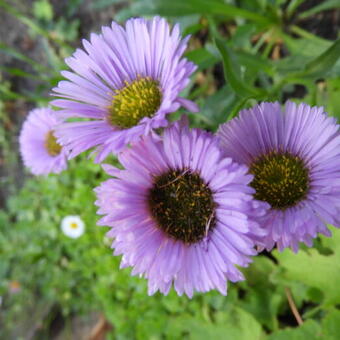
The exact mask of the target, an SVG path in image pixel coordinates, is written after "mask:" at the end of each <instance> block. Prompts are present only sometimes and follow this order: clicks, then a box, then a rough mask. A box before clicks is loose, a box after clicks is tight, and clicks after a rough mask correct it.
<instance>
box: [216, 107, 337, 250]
mask: <svg viewBox="0 0 340 340" xmlns="http://www.w3.org/2000/svg"><path fill="white" fill-rule="evenodd" d="M218 136H219V138H220V140H221V146H222V149H223V152H224V154H225V155H226V156H229V157H232V158H233V159H234V160H235V161H236V162H239V163H243V164H246V165H248V166H249V172H250V173H251V174H253V175H254V179H253V181H252V182H251V184H250V185H251V186H252V187H253V188H254V189H255V190H256V193H255V194H254V197H255V198H256V199H258V200H261V201H264V202H266V203H267V204H268V205H269V207H270V209H269V210H268V213H267V215H266V216H265V217H264V218H263V220H262V224H263V226H265V228H266V229H267V230H268V235H267V237H266V238H265V241H264V242H265V245H266V247H267V249H268V250H270V249H271V248H272V247H273V246H274V245H275V243H276V244H277V246H278V249H279V250H282V249H284V248H286V247H291V248H292V249H293V250H294V251H297V250H298V243H299V242H304V243H306V244H307V245H309V246H311V245H312V239H313V238H315V237H316V236H317V233H322V234H324V235H328V236H329V235H330V231H329V230H328V229H327V226H326V223H331V224H334V225H335V226H340V190H339V189H340V135H339V125H338V124H336V121H335V119H334V118H331V117H328V116H327V114H325V113H324V111H323V109H322V108H318V107H313V108H312V107H310V106H308V105H306V104H300V105H296V104H294V103H292V102H288V103H287V104H286V107H285V109H284V110H281V107H280V105H279V104H278V103H262V104H261V105H257V106H255V107H254V108H252V109H249V110H244V111H241V112H240V116H239V118H235V119H233V120H232V121H230V122H228V123H226V124H224V125H222V126H221V127H220V130H219V132H218Z"/></svg>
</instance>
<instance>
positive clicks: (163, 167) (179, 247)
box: [95, 122, 265, 297]
mask: <svg viewBox="0 0 340 340" xmlns="http://www.w3.org/2000/svg"><path fill="white" fill-rule="evenodd" d="M119 161H120V163H121V164H122V165H123V167H124V168H125V170H119V169H116V168H114V167H112V166H109V165H104V166H103V167H104V169H105V170H106V171H107V173H109V174H110V175H112V176H114V177H116V178H114V179H109V180H107V181H106V182H103V183H102V184H101V186H99V187H98V188H96V189H95V191H96V193H97V197H98V200H97V201H96V205H98V206H99V210H98V214H102V215H105V216H104V217H102V218H101V220H100V221H99V222H98V224H99V225H106V226H110V227H111V230H110V231H109V232H108V236H109V237H112V238H114V241H113V244H112V247H113V248H114V249H115V250H114V255H123V257H122V263H121V267H127V266H131V267H133V270H132V275H137V274H138V275H140V276H144V277H145V278H147V279H148V287H149V294H150V295H151V294H154V293H155V292H156V291H157V290H159V291H160V292H162V293H164V294H167V293H168V292H169V290H170V288H171V286H172V284H174V288H175V290H176V291H177V293H178V294H179V295H182V294H183V293H185V294H186V295H188V296H189V297H192V295H193V292H194V291H200V292H207V291H209V290H211V289H217V290H219V291H220V292H221V293H222V294H226V290H227V287H226V283H227V280H230V281H232V282H236V281H239V280H243V279H244V277H243V275H242V273H241V272H240V271H239V270H238V269H237V268H236V267H235V265H238V266H241V267H245V266H247V265H248V263H249V262H250V258H249V256H251V255H255V254H256V251H255V250H254V243H255V241H254V239H255V238H259V237H262V236H263V233H264V231H263V229H260V228H259V227H258V225H257V223H256V222H254V221H253V220H252V219H250V218H249V216H252V215H253V214H254V213H255V214H259V215H261V214H264V213H265V211H263V209H260V207H261V203H259V202H256V201H254V200H253V199H252V194H253V193H254V190H253V189H252V188H251V187H249V186H248V183H249V182H250V181H251V180H252V178H253V176H252V175H249V174H247V172H248V169H247V167H246V166H244V165H238V164H236V163H233V162H232V160H231V159H230V158H222V157H221V152H220V149H219V146H218V140H217V138H216V137H214V136H213V135H211V134H209V133H208V132H204V131H202V130H199V129H193V130H191V131H190V130H189V128H188V126H187V124H184V123H183V122H181V123H178V122H177V123H175V124H173V125H172V126H170V127H169V128H167V129H165V131H164V134H163V136H162V137H161V138H159V137H157V136H153V135H149V136H144V137H143V138H142V139H140V141H139V142H137V143H135V144H134V145H133V146H132V147H131V148H130V149H125V150H124V151H123V152H122V153H121V154H119Z"/></svg>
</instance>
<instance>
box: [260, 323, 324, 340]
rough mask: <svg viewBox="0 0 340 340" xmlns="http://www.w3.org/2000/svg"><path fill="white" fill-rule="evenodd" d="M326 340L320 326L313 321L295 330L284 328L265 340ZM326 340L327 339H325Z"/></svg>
mask: <svg viewBox="0 0 340 340" xmlns="http://www.w3.org/2000/svg"><path fill="white" fill-rule="evenodd" d="M305 339H308V340H323V339H324V340H326V338H324V337H323V335H322V333H321V330H320V325H319V324H318V323H317V322H316V321H314V320H307V321H306V322H304V323H303V325H301V326H299V327H296V328H286V329H283V330H279V331H277V332H274V333H272V334H271V335H269V336H268V337H267V338H266V340H305ZM327 340H328V339H327Z"/></svg>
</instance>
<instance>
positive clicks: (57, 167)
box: [19, 108, 67, 175]
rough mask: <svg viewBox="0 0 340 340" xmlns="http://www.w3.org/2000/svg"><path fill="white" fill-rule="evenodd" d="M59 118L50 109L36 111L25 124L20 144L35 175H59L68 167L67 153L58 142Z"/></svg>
mask: <svg viewBox="0 0 340 340" xmlns="http://www.w3.org/2000/svg"><path fill="white" fill-rule="evenodd" d="M60 122H61V121H60V120H59V118H57V117H56V115H55V112H54V111H53V110H51V109H50V108H41V109H34V110H32V111H31V112H29V114H28V117H27V119H26V121H25V122H24V124H23V127H22V130H21V133H20V137H19V142H20V152H21V156H22V159H23V162H24V164H25V166H27V167H28V168H29V169H30V170H31V172H32V173H33V174H34V175H47V174H49V173H59V172H61V171H62V170H65V169H66V167H67V157H66V151H65V150H64V148H62V146H61V145H60V144H58V142H57V141H56V138H55V135H54V129H55V127H56V125H57V124H60Z"/></svg>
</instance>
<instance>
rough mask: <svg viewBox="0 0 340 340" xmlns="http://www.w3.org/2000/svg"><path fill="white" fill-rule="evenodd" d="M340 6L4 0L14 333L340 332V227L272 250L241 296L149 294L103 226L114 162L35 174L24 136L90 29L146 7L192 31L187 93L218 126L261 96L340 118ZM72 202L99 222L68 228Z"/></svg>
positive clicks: (4, 150)
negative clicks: (303, 244) (102, 202)
mask: <svg viewBox="0 0 340 340" xmlns="http://www.w3.org/2000/svg"><path fill="white" fill-rule="evenodd" d="M339 7H340V3H339V1H337V0H324V1H314V0H307V1H303V0H291V1H288V0H209V1H208V0H185V1H183V0H171V1H165V0H139V1H137V0H136V1H132V0H131V1H126V0H125V1H124V0H98V1H90V0H69V1H67V0H59V1H57V0H35V1H32V0H25V1H20V0H17V1H15V0H11V1H10V0H7V1H6V0H0V19H1V23H2V24H1V26H0V56H1V57H0V58H1V59H0V121H1V125H0V165H1V168H0V176H1V178H0V184H1V187H0V209H1V210H0V258H1V260H0V296H1V299H0V338H3V339H86V338H88V337H90V338H92V339H99V338H100V336H102V335H103V334H105V335H106V337H107V338H108V339H164V338H165V339H182V338H184V339H232V340H243V339H244V340H245V339H247V340H249V339H252V340H253V339H254V340H257V339H265V340H274V339H275V340H285V339H289V340H294V339H296V340H299V339H306V338H308V339H309V340H313V339H330V340H331V339H334V340H336V339H339V334H340V309H339V307H340V289H339V282H340V231H337V230H335V228H332V231H333V234H334V235H333V237H332V238H329V239H327V238H324V237H321V238H320V239H318V240H316V242H315V248H313V249H306V248H303V250H302V251H300V252H299V253H298V254H297V255H296V254H293V253H292V252H291V251H290V250H286V251H284V252H283V253H278V252H277V251H276V250H274V251H273V252H272V253H270V254H268V253H264V254H261V255H260V256H258V257H256V258H255V259H254V263H253V264H252V265H251V266H250V267H249V268H247V269H246V270H244V272H245V275H246V278H247V280H246V281H245V282H242V283H239V284H230V286H229V293H228V296H227V297H223V296H221V295H220V294H219V293H217V292H210V293H208V294H196V295H195V296H194V298H193V299H192V300H189V299H188V298H186V297H178V296H177V295H176V294H175V293H174V292H171V293H170V294H169V296H167V297H164V296H162V295H160V294H156V295H155V296H152V297H148V296H147V291H146V284H145V281H144V280H143V279H139V278H136V277H130V272H129V270H127V269H124V270H119V260H120V259H119V258H114V257H113V256H112V255H111V253H112V251H111V250H110V248H109V245H110V242H109V241H108V240H107V239H106V238H105V228H99V227H97V226H96V220H97V216H96V209H95V206H94V205H93V202H94V200H95V197H94V193H93V190H92V189H93V188H94V187H95V186H97V185H99V183H100V182H101V181H103V180H104V179H105V175H104V174H103V172H102V171H101V169H100V167H99V166H98V165H95V164H93V163H92V162H91V161H88V159H87V158H86V156H84V157H79V158H78V159H75V160H72V161H71V162H70V163H69V170H68V171H65V172H64V173H62V174H61V175H60V176H53V175H52V176H49V177H39V178H33V177H31V176H30V175H29V174H28V173H27V172H25V171H24V169H23V167H22V164H21V162H20V159H19V156H18V145H17V135H18V133H19V131H20V127H21V123H22V121H23V119H24V118H25V115H26V114H27V112H28V111H29V110H30V109H31V108H33V107H35V106H43V105H46V104H47V103H48V101H49V99H50V98H49V90H50V89H51V87H53V86H55V85H56V84H57V82H58V80H60V76H59V71H60V70H61V69H64V68H65V67H66V66H65V64H64V61H63V60H64V58H65V57H67V56H69V55H70V54H71V53H72V52H73V51H74V49H75V48H76V47H77V46H80V44H81V39H82V38H87V37H88V36H89V33H90V32H91V31H99V29H100V26H102V25H108V24H109V23H110V21H111V20H116V21H119V22H122V23H123V22H124V20H126V19H127V18H129V17H131V16H141V15H143V16H152V15H154V14H160V15H162V16H165V17H167V18H168V19H169V20H170V21H171V22H180V23H181V27H182V30H183V32H184V35H186V34H191V35H192V38H191V41H190V48H189V50H188V52H187V53H186V56H187V57H188V58H189V59H190V60H192V61H194V62H195V63H196V64H197V65H198V68H199V69H198V72H197V73H196V74H195V76H194V77H193V80H192V83H191V86H190V87H189V89H188V90H187V93H186V95H188V96H189V97H190V98H191V99H193V100H195V101H196V102H197V103H198V104H199V105H200V108H201V111H200V113H199V114H196V115H190V119H191V122H192V124H193V125H195V126H199V127H202V128H206V129H209V130H212V131H215V130H216V128H217V126H218V125H219V124H220V123H223V122H225V121H227V120H228V119H230V118H231V117H233V116H234V115H235V114H237V112H238V111H239V110H240V109H241V108H244V107H248V106H251V105H253V104H254V103H256V102H257V101H261V100H267V101H274V100H278V101H280V102H282V103H283V102H284V101H285V100H287V99H291V100H294V101H297V102H300V101H305V102H307V103H309V104H310V105H323V106H324V107H325V109H326V111H327V112H329V114H330V115H333V116H335V117H337V118H339V117H340V96H339V91H340V61H339V56H340V40H337V39H338V38H339V22H340V19H339V18H340V15H339V10H338V8H339ZM175 116H176V114H175ZM111 161H112V162H114V161H115V160H114V159H112V160H111ZM66 215H79V216H80V217H81V218H82V219H83V220H84V221H85V224H86V232H85V234H84V235H83V236H81V237H80V238H79V239H76V240H74V239H69V238H67V237H66V236H65V235H64V234H62V233H61V230H60V222H61V220H62V218H63V217H64V216H66ZM294 313H295V316H294ZM300 318H301V319H300Z"/></svg>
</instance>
